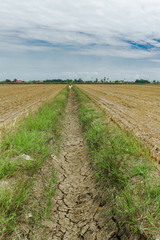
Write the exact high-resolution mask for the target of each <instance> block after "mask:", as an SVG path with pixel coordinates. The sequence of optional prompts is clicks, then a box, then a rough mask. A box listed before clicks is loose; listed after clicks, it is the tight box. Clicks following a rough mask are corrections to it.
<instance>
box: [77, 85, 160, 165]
mask: <svg viewBox="0 0 160 240" xmlns="http://www.w3.org/2000/svg"><path fill="white" fill-rule="evenodd" d="M79 87H80V88H82V89H83V90H85V91H86V92H87V93H89V94H90V96H91V97H92V99H94V100H95V101H96V102H97V103H98V105H99V106H100V107H101V108H103V109H105V111H106V113H107V115H109V116H110V117H111V119H112V120H114V121H115V122H116V123H118V124H119V125H120V126H121V127H122V128H125V129H127V130H129V131H131V132H133V133H134V134H135V135H136V136H138V137H140V138H141V139H142V140H143V141H144V142H145V144H146V145H147V146H149V148H150V149H151V153H152V154H153V158H155V159H156V160H157V161H158V162H159V163H160V138H159V136H160V125H159V122H160V86H159V85H157V86H156V85H121V84H119V85H116V84H115V85H113V84H111V85H109V84H108V85H103V84H99V85H97V84H96V85H95V84H85V85H84V84H83V85H79Z"/></svg>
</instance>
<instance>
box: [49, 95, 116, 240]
mask: <svg viewBox="0 0 160 240" xmlns="http://www.w3.org/2000/svg"><path fill="white" fill-rule="evenodd" d="M55 167H56V169H57V171H58V188H57V191H56V193H55V199H54V201H55V203H54V206H55V207H54V210H53V214H52V216H53V218H52V221H53V222H54V226H55V228H54V229H53V231H52V238H50V239H54V240H60V239H63V240H78V239H86V240H90V239H91V240H94V239H95V240H96V239H97V240H103V239H105V240H106V239H109V238H107V236H108V237H109V235H108V234H110V233H111V235H114V233H115V232H113V228H114V226H115V223H114V222H113V221H112V220H111V219H110V224H108V223H107V224H106V222H107V221H108V219H106V217H105V218H104V216H103V214H102V212H103V211H102V210H103V208H100V206H99V204H100V201H101V199H100V197H99V195H100V192H99V191H98V189H97V187H96V186H95V182H94V177H93V172H92V169H91V164H90V162H89V159H88V156H87V151H86V144H85V141H84V139H83V136H82V129H81V126H80V123H79V119H78V108H77V104H76V99H75V96H74V95H73V92H71V94H70V97H69V103H68V106H67V116H66V120H65V126H64V131H63V143H62V145H61V156H60V158H58V159H57V161H56V166H55ZM101 195H102V193H101ZM104 219H106V220H105V221H104ZM115 230H116V226H115ZM111 235H110V236H111ZM46 239H49V235H48V237H46ZM114 239H116V238H114Z"/></svg>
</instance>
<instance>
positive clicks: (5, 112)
mask: <svg viewBox="0 0 160 240" xmlns="http://www.w3.org/2000/svg"><path fill="white" fill-rule="evenodd" d="M64 87H65V85H63V84H45V85H43V84H39V85H38V84H36V85H34V84H30V85H28V84H26V85H25V84H22V85H21V84H16V85H13V84H0V128H1V127H3V126H4V125H5V126H7V125H9V124H10V123H11V124H13V125H14V124H15V122H16V120H17V119H18V118H19V117H21V116H23V115H25V114H26V113H28V111H29V110H35V109H36V108H37V107H39V106H40V105H42V104H44V103H45V102H47V101H49V100H50V99H52V98H54V97H55V96H56V95H57V94H58V93H59V91H60V90H62V89H63V88H64Z"/></svg>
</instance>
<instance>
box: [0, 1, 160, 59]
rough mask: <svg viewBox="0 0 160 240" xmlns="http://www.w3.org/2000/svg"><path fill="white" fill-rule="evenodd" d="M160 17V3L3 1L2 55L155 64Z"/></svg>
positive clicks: (0, 13) (0, 22) (0, 11)
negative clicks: (29, 54) (90, 57)
mask: <svg viewBox="0 0 160 240" xmlns="http://www.w3.org/2000/svg"><path fill="white" fill-rule="evenodd" d="M159 12H160V1H159V0H154V1H153V0H134V1H132V0H99V1H97V0H80V1H75V0H65V1H63V0H59V1H57V0H27V1H26V0H16V1H13V0H1V2H0V16H1V18H0V51H1V53H3V54H5V51H8V52H10V51H11V52H16V53H17V52H21V53H23V52H24V53H25V54H26V52H28V51H33V52H34V51H35V52H45V53H46V54H48V52H53V53H54V52H56V53H57V52H58V51H61V52H63V51H64V54H66V52H67V53H68V54H72V53H74V54H77V55H83V54H84V55H93V56H94V55H95V56H102V57H103V56H106V57H107V58H109V57H114V58H115V57H118V58H125V59H126V58H128V59H131V58H132V59H133V61H134V59H147V61H148V59H150V60H151V61H152V63H154V62H157V61H158V60H157V59H158V57H159V56H160V55H159V54H160V50H159V48H160V42H159V41H156V39H157V40H158V39H160V30H159V23H160V14H159ZM35 41H36V42H35ZM131 42H133V43H137V44H141V45H144V46H145V45H146V48H145V47H144V48H143V47H140V46H139V47H138V46H137V48H136V46H135V47H134V45H132V44H131ZM147 44H150V45H152V47H150V48H149V49H147ZM152 59H153V60H152ZM154 59H156V61H155V60H154ZM146 64H147V63H146Z"/></svg>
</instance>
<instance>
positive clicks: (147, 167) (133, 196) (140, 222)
mask: <svg viewBox="0 0 160 240" xmlns="http://www.w3.org/2000/svg"><path fill="white" fill-rule="evenodd" d="M74 91H75V93H76V97H77V99H78V103H79V118H80V120H81V122H82V127H83V131H84V135H85V138H86V141H87V144H88V146H89V153H90V156H91V159H93V167H94V169H95V175H96V178H97V180H98V181H99V182H100V183H101V184H102V185H104V187H105V188H106V196H107V199H106V200H107V201H109V203H111V204H112V214H113V216H114V218H115V219H116V221H118V224H119V225H123V224H126V225H127V226H129V227H130V230H131V231H132V232H134V233H138V232H140V233H141V234H143V235H144V236H146V237H147V238H148V239H156V237H157V239H159V238H158V236H159V229H160V177H159V169H158V165H157V163H154V162H152V161H151V157H150V153H149V150H148V149H147V148H146V147H145V146H144V145H143V144H142V142H141V140H140V139H138V138H136V137H135V136H133V135H132V134H131V133H128V132H124V131H122V130H121V129H120V128H119V127H118V125H116V124H115V123H113V122H111V121H110V120H107V118H106V116H105V115H104V113H102V112H101V111H99V110H97V109H95V107H94V106H93V104H92V103H91V100H90V98H89V96H88V95H87V94H86V93H84V92H83V91H82V90H80V89H79V88H77V87H75V86H74ZM109 214H111V213H109Z"/></svg>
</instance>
